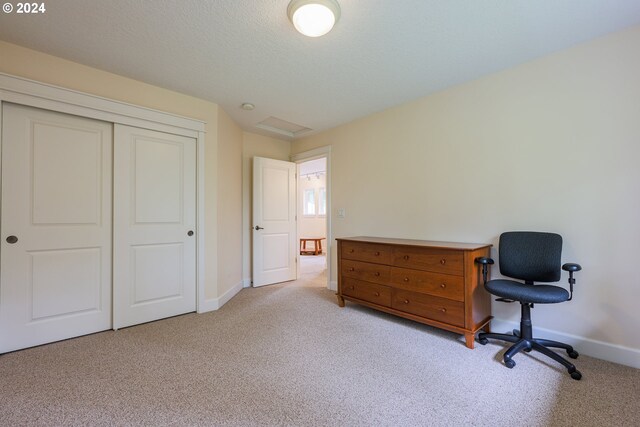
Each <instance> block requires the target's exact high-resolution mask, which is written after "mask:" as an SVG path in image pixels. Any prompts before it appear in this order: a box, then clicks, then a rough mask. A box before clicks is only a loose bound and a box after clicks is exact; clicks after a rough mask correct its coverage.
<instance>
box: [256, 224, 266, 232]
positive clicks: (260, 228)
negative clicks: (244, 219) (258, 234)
mask: <svg viewBox="0 0 640 427" xmlns="http://www.w3.org/2000/svg"><path fill="white" fill-rule="evenodd" d="M255 229H256V231H258V230H264V228H263V227H260V226H259V225H256V227H255Z"/></svg>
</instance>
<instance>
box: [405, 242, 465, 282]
mask: <svg viewBox="0 0 640 427" xmlns="http://www.w3.org/2000/svg"><path fill="white" fill-rule="evenodd" d="M393 265H395V266H397V267H404V268H413V269H416V270H425V271H432V272H434V273H445V274H455V275H458V276H462V275H464V268H463V265H464V254H463V253H462V252H459V251H448V250H444V249H432V248H397V249H396V250H395V257H394V260H393Z"/></svg>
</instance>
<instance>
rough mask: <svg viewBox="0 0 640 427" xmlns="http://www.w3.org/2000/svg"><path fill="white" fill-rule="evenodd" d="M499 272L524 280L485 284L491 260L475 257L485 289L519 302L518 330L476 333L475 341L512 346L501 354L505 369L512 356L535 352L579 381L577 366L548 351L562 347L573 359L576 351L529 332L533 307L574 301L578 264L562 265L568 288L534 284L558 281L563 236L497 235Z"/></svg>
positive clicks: (501, 298)
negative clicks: (498, 240)
mask: <svg viewBox="0 0 640 427" xmlns="http://www.w3.org/2000/svg"><path fill="white" fill-rule="evenodd" d="M498 249H499V253H500V273H501V274H502V275H504V276H508V277H513V278H514V279H519V280H524V283H522V282H516V281H514V280H505V279H497V280H489V281H487V267H488V265H491V264H493V263H494V261H493V260H492V259H491V258H484V257H482V258H476V260H475V261H476V262H477V263H479V264H481V265H482V274H483V278H484V283H485V284H484V286H485V288H486V289H487V291H489V292H490V293H492V294H493V295H496V296H498V297H500V298H498V299H497V300H496V301H503V302H514V301H518V302H520V306H521V308H522V315H521V318H520V330H519V331H518V330H517V329H514V330H513V335H511V334H494V333H488V332H485V333H480V334H478V342H479V343H480V344H483V345H484V344H487V342H488V341H487V340H488V339H490V338H495V339H498V340H502V341H508V342H512V343H514V344H513V345H512V346H511V347H510V348H509V349H508V350H507V351H506V352H505V353H504V364H505V365H506V366H507V368H513V367H514V366H515V365H516V362H515V361H514V360H513V356H515V355H516V354H517V353H519V352H521V351H525V352H530V351H531V350H537V351H539V352H540V353H542V354H544V355H546V356H548V357H550V358H552V359H553V360H555V361H556V362H559V363H561V364H562V365H564V366H565V367H566V368H567V370H568V371H569V374H571V378H573V379H574V380H579V379H580V378H582V374H581V373H580V371H578V370H577V369H576V367H575V366H574V365H573V364H572V363H571V362H569V361H568V360H566V359H565V358H563V357H562V356H560V355H559V354H558V353H555V352H554V351H552V350H550V349H549V347H551V348H561V349H564V350H566V351H567V354H568V355H569V357H570V358H572V359H576V358H577V357H578V352H577V351H575V350H574V349H573V347H571V346H570V345H568V344H564V343H561V342H557V341H551V340H545V339H540V338H533V334H532V331H531V309H532V308H533V305H534V304H555V303H558V302H564V301H571V299H572V298H573V285H574V284H575V283H576V280H575V279H574V278H573V273H574V272H576V271H580V270H582V267H580V265H578V264H564V265H563V266H562V269H563V270H565V271H568V272H569V289H570V293H569V292H567V290H566V289H564V288H561V287H559V286H553V285H534V283H533V282H557V281H558V280H560V256H561V254H562V237H561V236H560V235H559V234H553V233H538V232H532V231H512V232H507V233H503V234H502V235H501V236H500V246H499V248H498Z"/></svg>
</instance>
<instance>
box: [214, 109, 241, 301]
mask: <svg viewBox="0 0 640 427" xmlns="http://www.w3.org/2000/svg"><path fill="white" fill-rule="evenodd" d="M218 176H219V178H220V179H219V180H218V295H219V296H222V295H223V294H224V293H225V292H227V291H229V290H230V289H232V288H233V287H234V286H236V285H239V286H241V285H240V283H241V282H242V215H241V212H242V129H240V127H239V126H238V125H237V124H236V123H235V122H234V121H233V120H232V119H231V117H229V115H228V114H227V113H225V112H224V111H223V110H222V108H220V109H218Z"/></svg>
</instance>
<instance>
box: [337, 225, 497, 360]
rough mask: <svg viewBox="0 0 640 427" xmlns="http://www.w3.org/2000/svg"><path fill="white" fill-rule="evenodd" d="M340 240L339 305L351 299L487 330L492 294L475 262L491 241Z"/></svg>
mask: <svg viewBox="0 0 640 427" xmlns="http://www.w3.org/2000/svg"><path fill="white" fill-rule="evenodd" d="M336 240H337V241H338V294H337V295H338V304H339V305H340V307H344V301H345V300H348V301H352V302H355V303H358V304H362V305H366V306H368V307H371V308H375V309H377V310H381V311H385V312H387V313H391V314H395V315H397V316H400V317H404V318H407V319H411V320H415V321H417V322H421V323H425V324H427V325H431V326H435V327H438V328H442V329H446V330H448V331H453V332H458V333H460V334H464V336H465V341H466V344H467V347H469V348H473V344H474V337H475V334H476V332H478V331H479V330H480V329H485V330H487V331H488V324H489V321H490V320H491V298H490V295H489V293H488V292H487V291H485V289H484V286H483V283H482V271H481V268H480V267H479V266H477V265H476V264H475V263H474V259H475V258H477V257H488V256H489V250H490V248H491V245H487V244H473V243H450V242H431V241H424V240H407V239H389V238H381V237H349V238H341V239H336Z"/></svg>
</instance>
